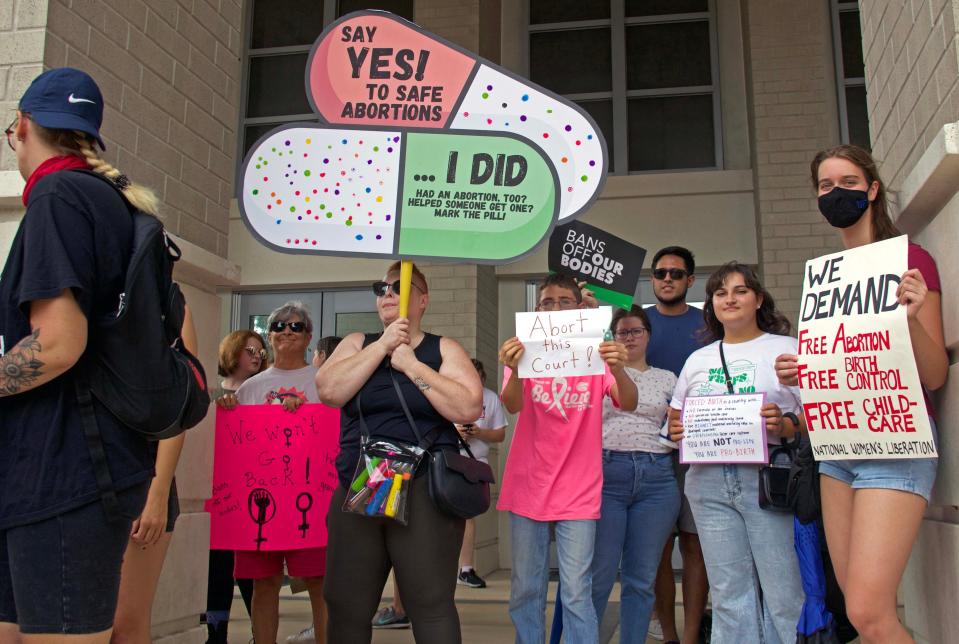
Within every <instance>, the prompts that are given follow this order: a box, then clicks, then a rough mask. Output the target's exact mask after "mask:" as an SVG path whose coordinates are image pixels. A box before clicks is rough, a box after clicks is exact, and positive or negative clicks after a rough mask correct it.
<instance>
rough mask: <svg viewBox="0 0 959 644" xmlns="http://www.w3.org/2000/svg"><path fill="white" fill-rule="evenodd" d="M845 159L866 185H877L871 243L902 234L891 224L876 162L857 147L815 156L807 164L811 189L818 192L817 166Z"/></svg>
mask: <svg viewBox="0 0 959 644" xmlns="http://www.w3.org/2000/svg"><path fill="white" fill-rule="evenodd" d="M833 158H838V159H845V160H846V161H849V162H850V163H852V164H853V165H854V166H856V167H857V168H859V169H860V170H862V174H863V176H864V177H865V178H866V183H868V184H869V185H870V186H872V182H873V181H875V182H876V183H878V184H879V190H877V191H876V198H875V199H874V200H873V202H872V233H873V234H872V236H873V239H872V241H874V242H877V241H882V240H883V239H892V238H893V237H898V236H899V235H901V234H902V233H901V232H900V231H899V229H898V228H896V225H895V224H894V223H892V218H891V217H890V216H889V204H888V203H887V201H886V185H885V184H884V183H883V182H882V179H880V178H879V170H878V169H876V161H875V160H874V159H873V158H872V155H871V154H869V153H868V152H866V151H865V150H863V149H862V148H861V147H859V146H858V145H848V144H844V145H837V146H835V147H832V148H829V149H827V150H823V151H821V152H820V153H819V154H817V155H816V156H815V157H814V158H813V160H812V163H811V164H809V170H810V172H811V174H812V185H813V189H814V190H816V191H817V192H818V191H819V166H820V165H822V162H823V161H825V160H826V159H833Z"/></svg>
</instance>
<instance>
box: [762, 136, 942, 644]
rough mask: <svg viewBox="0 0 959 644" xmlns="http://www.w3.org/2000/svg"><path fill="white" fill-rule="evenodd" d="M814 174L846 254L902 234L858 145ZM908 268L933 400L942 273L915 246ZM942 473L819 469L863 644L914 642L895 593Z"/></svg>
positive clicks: (909, 304)
mask: <svg viewBox="0 0 959 644" xmlns="http://www.w3.org/2000/svg"><path fill="white" fill-rule="evenodd" d="M811 170H812V182H813V186H814V188H815V189H816V191H817V194H818V196H819V210H820V212H821V213H822V214H823V216H824V217H825V218H826V220H827V221H828V222H829V223H830V224H831V225H832V226H834V227H835V228H838V229H839V235H840V237H841V239H842V243H843V246H844V247H846V248H856V247H859V246H864V245H866V244H871V243H872V242H877V241H881V240H883V239H891V238H893V237H897V236H899V235H900V234H902V233H901V232H900V231H899V230H898V229H897V228H896V226H895V225H894V224H893V223H892V220H891V219H890V217H889V212H888V205H887V204H886V190H885V186H884V185H883V183H882V180H881V179H880V178H879V173H878V172H877V170H876V162H875V161H874V160H873V158H872V157H871V156H870V155H869V153H868V152H866V151H865V150H863V149H861V148H859V147H856V146H854V145H840V146H836V147H834V148H830V149H828V150H823V151H822V152H820V153H819V154H817V155H816V157H815V158H814V159H813V161H812V166H811ZM908 261H909V263H908V268H909V270H907V271H906V272H905V273H904V274H903V275H902V281H901V282H900V284H899V289H898V291H897V293H896V295H897V296H898V298H899V304H900V305H901V306H904V307H906V316H907V318H908V320H909V334H910V337H911V339H912V350H913V354H914V355H915V358H916V366H917V367H918V369H919V380H920V381H921V382H922V385H923V387H925V388H926V389H927V390H930V391H932V390H935V389H939V388H940V387H942V386H943V385H944V384H945V382H946V375H947V373H948V370H949V359H948V356H947V355H946V345H945V340H944V338H943V331H942V304H941V302H942V300H941V293H940V291H941V286H940V282H939V273H938V271H937V270H936V264H935V261H933V259H932V256H931V255H929V253H928V252H927V251H925V250H924V249H923V248H922V247H920V246H919V245H918V244H913V243H912V242H910V243H909V258H908ZM797 364H798V361H797V357H796V356H795V355H792V354H788V355H782V356H780V357H779V358H778V359H777V362H776V371H777V373H778V374H779V378H780V380H781V381H782V382H783V383H784V384H796V383H797V374H798V370H797ZM927 407H929V404H928V399H927ZM929 411H930V417H931V415H932V414H931V408H929ZM936 466H937V459H927V458H924V459H886V460H879V459H875V460H847V461H824V462H822V463H820V464H819V472H820V474H822V475H823V476H822V477H821V478H820V480H819V481H820V489H821V492H822V514H823V523H824V526H825V530H826V541H827V543H828V545H829V554H830V556H831V557H832V562H833V567H834V568H835V571H836V578H837V579H838V581H839V585H840V587H842V590H843V593H844V594H845V597H846V611H847V613H848V615H849V619H850V620H851V621H852V623H853V625H854V626H855V627H856V630H858V631H859V634H860V636H861V638H862V641H863V642H883V643H884V644H905V643H908V642H912V641H913V639H912V637H911V636H910V635H909V634H908V633H907V632H906V629H904V628H903V627H902V624H900V623H899V617H898V615H897V613H896V589H897V588H898V586H899V581H900V580H901V579H902V574H903V571H904V570H905V567H906V562H907V561H908V560H909V553H910V552H912V546H913V543H914V542H915V540H916V536H917V535H918V533H919V526H920V524H921V523H922V517H923V515H924V514H925V511H926V506H927V505H928V503H929V497H930V495H931V494H932V485H933V482H934V481H935V477H936ZM853 543H855V547H852V544H853Z"/></svg>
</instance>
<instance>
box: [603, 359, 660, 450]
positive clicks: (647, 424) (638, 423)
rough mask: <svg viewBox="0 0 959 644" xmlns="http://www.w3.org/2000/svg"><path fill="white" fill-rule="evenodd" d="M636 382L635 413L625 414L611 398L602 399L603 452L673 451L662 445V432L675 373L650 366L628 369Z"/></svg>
mask: <svg viewBox="0 0 959 644" xmlns="http://www.w3.org/2000/svg"><path fill="white" fill-rule="evenodd" d="M626 375H627V376H629V377H630V379H631V380H632V381H633V382H635V383H636V389H637V391H638V392H639V404H638V405H637V406H636V409H635V411H623V410H622V409H619V408H618V407H616V406H615V405H614V404H613V401H612V400H610V399H609V398H606V399H604V400H603V449H613V450H618V451H622V452H652V453H654V454H666V453H669V452H672V451H673V450H672V448H670V447H667V446H665V445H663V444H662V443H660V442H659V429H660V428H661V427H662V426H663V421H664V420H665V419H666V410H667V408H668V407H669V400H670V398H671V397H672V395H673V390H674V389H675V388H676V376H675V375H673V372H672V371H667V370H665V369H657V368H656V367H650V368H649V369H647V370H646V371H639V370H637V369H633V368H631V367H626Z"/></svg>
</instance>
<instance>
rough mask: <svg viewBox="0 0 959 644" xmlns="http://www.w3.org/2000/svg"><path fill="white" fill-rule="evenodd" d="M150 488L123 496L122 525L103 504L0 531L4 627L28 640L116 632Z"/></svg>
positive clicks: (120, 495)
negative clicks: (124, 569) (125, 573)
mask: <svg viewBox="0 0 959 644" xmlns="http://www.w3.org/2000/svg"><path fill="white" fill-rule="evenodd" d="M148 488H149V482H145V483H141V484H138V485H136V486H134V487H132V488H128V489H126V490H123V491H122V492H119V493H118V494H117V497H118V498H119V501H120V511H121V513H122V515H123V518H122V519H121V520H117V521H112V522H108V521H107V518H106V515H105V514H104V511H103V505H102V504H101V503H100V502H99V501H95V502H93V503H88V504H87V505H84V506H81V507H79V508H75V509H73V510H68V511H67V512H64V513H63V514H60V515H57V516H55V517H52V518H50V519H46V520H44V521H38V522H36V523H30V524H27V525H23V526H17V527H14V528H9V529H7V530H3V531H0V622H10V623H14V624H17V625H19V628H20V632H22V633H29V634H68V635H82V634H90V633H99V632H101V631H105V630H107V629H109V628H110V627H112V626H113V615H114V612H115V611H116V607H117V593H118V591H119V589H120V567H121V565H122V563H123V553H124V551H125V550H126V547H127V542H128V541H129V539H130V526H131V525H132V523H133V519H134V518H135V517H137V516H139V515H140V512H141V511H142V510H143V504H144V503H145V502H146V495H147V490H148Z"/></svg>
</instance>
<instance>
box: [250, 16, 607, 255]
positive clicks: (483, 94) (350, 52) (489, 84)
mask: <svg viewBox="0 0 959 644" xmlns="http://www.w3.org/2000/svg"><path fill="white" fill-rule="evenodd" d="M306 85H307V88H306V89H307V95H308V97H309V99H310V103H311V105H312V107H313V109H314V111H315V112H316V113H317V115H318V116H319V118H320V119H321V121H322V123H319V124H308V123H304V122H302V121H300V122H298V123H297V124H295V125H289V126H282V127H280V128H277V129H275V130H273V131H271V132H269V133H267V134H266V135H264V136H263V137H262V138H261V139H260V140H259V141H258V142H257V143H256V144H255V145H254V146H253V147H252V148H251V151H250V152H249V153H248V155H247V159H246V165H245V168H244V171H243V175H242V177H243V184H242V186H241V188H240V189H241V191H242V194H241V195H239V196H240V199H239V202H240V208H241V212H242V214H243V217H244V220H245V222H246V224H247V225H248V227H250V228H251V230H252V231H253V232H254V234H255V235H257V236H258V237H259V238H260V239H261V241H263V242H264V243H266V244H268V245H270V246H272V247H274V248H276V249H278V250H282V251H285V252H306V253H318V254H332V255H348V256H369V257H391V258H401V257H402V258H431V259H456V260H469V261H476V262H483V263H494V264H498V263H505V262H508V261H512V260H515V259H518V258H520V257H522V256H523V255H525V254H528V253H529V252H531V251H532V250H533V249H534V248H535V247H536V246H537V245H538V244H539V243H540V242H541V241H542V240H543V239H544V238H545V237H546V236H547V235H548V234H549V232H550V231H551V230H552V228H553V227H554V226H555V225H556V224H557V223H562V222H564V221H565V220H571V219H572V218H574V217H577V216H578V215H580V214H582V213H583V212H585V211H586V210H587V209H588V208H589V206H590V205H591V204H592V202H593V201H595V199H596V198H597V197H598V194H599V191H600V190H601V188H602V186H603V184H604V183H605V179H606V171H607V158H608V157H607V151H606V142H605V140H604V139H603V137H602V135H601V133H600V132H599V129H598V128H597V127H596V124H595V122H594V121H593V120H592V118H591V117H590V116H589V115H588V114H587V113H586V112H585V111H583V110H582V109H581V108H579V107H578V106H577V105H575V104H574V103H572V102H570V101H567V100H566V99H564V98H562V97H560V96H557V95H555V94H552V93H551V92H548V91H547V90H544V89H542V88H540V87H538V86H535V85H533V84H532V83H529V82H528V81H526V80H524V79H522V78H520V77H518V76H516V75H514V74H512V73H511V72H509V71H507V70H504V69H502V68H500V67H498V66H496V65H494V64H493V63H490V62H488V61H486V60H484V59H482V58H479V57H477V56H475V55H474V54H473V53H471V52H469V51H467V50H465V49H463V48H461V47H458V46H457V45H454V44H452V43H449V42H447V41H445V40H443V39H441V38H438V37H437V36H435V35H433V34H430V33H429V32H426V31H424V30H422V29H420V28H419V27H417V26H416V25H414V24H412V23H410V22H408V21H406V20H403V19H401V18H398V17H396V16H394V15H392V14H389V13H387V12H381V11H361V12H356V13H352V14H349V15H347V16H344V17H343V18H341V19H340V20H338V21H336V22H334V23H333V24H331V25H330V26H329V27H328V28H327V29H326V30H325V31H324V32H323V33H322V34H321V35H320V37H319V38H318V39H317V41H316V43H315V44H314V46H313V50H312V52H311V54H310V58H309V62H308V63H307V70H306Z"/></svg>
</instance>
